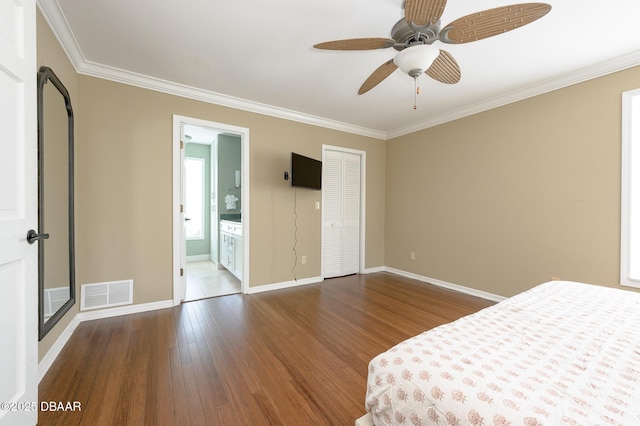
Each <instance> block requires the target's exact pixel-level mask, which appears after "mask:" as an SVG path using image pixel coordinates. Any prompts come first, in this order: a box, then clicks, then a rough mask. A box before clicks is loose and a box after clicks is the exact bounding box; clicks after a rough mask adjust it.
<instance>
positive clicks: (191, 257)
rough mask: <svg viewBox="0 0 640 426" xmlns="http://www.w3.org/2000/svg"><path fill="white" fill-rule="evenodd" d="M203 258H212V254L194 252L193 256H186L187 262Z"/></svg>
mask: <svg viewBox="0 0 640 426" xmlns="http://www.w3.org/2000/svg"><path fill="white" fill-rule="evenodd" d="M203 260H211V255H210V254H194V255H192V256H187V257H186V261H187V263H188V262H201V261H203ZM212 262H213V261H212Z"/></svg>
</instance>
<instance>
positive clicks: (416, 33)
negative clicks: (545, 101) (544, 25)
mask: <svg viewBox="0 0 640 426" xmlns="http://www.w3.org/2000/svg"><path fill="white" fill-rule="evenodd" d="M446 4H447V0H405V1H404V2H403V7H404V19H402V20H400V22H398V23H396V24H395V25H394V27H393V29H392V30H391V38H386V37H385V38H381V37H377V38H359V39H347V40H336V41H328V42H324V43H319V44H316V45H314V46H313V47H315V48H316V49H326V50H372V49H386V48H389V47H393V48H394V49H396V50H398V53H397V54H396V56H395V58H394V59H393V60H389V61H387V62H385V63H384V64H382V65H381V66H379V67H378V68H377V69H376V70H375V71H374V72H373V73H372V74H371V75H370V76H369V78H367V80H366V81H365V82H364V83H363V84H362V86H361V87H360V89H359V90H358V94H359V95H362V94H364V93H366V92H368V91H369V90H371V89H373V88H374V87H375V86H377V85H378V84H380V83H381V82H382V81H383V80H384V79H385V78H387V77H388V76H389V75H391V74H392V73H393V72H394V71H395V70H396V69H398V68H400V71H402V72H404V73H405V74H407V75H409V76H411V77H413V79H414V81H417V79H418V77H419V76H420V75H422V73H426V74H427V75H428V76H429V77H431V78H433V79H434V80H437V81H439V82H441V83H446V84H455V83H457V82H458V81H460V76H461V73H460V67H459V66H458V63H457V62H456V60H455V59H454V58H453V56H452V55H451V54H450V53H449V52H447V51H446V50H442V49H438V48H437V47H434V46H433V43H434V42H436V41H440V42H441V43H447V44H460V43H469V42H473V41H477V40H482V39H484V38H488V37H493V36H495V35H498V34H503V33H506V32H508V31H511V30H514V29H516V28H520V27H522V26H524V25H527V24H530V23H531V22H533V21H535V20H537V19H539V18H542V17H543V16H544V15H546V14H547V13H549V11H550V10H551V5H549V4H546V3H522V4H514V5H509V6H502V7H497V8H494V9H489V10H484V11H481V12H477V13H473V14H471V15H467V16H463V17H461V18H458V19H456V20H455V21H453V22H451V23H450V24H449V25H445V26H443V27H441V26H440V17H441V16H442V14H443V13H444V9H445V6H446ZM441 28H442V29H441ZM414 109H415V105H414Z"/></svg>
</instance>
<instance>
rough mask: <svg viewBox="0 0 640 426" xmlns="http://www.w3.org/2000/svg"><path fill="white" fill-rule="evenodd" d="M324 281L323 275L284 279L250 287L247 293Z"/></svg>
mask: <svg viewBox="0 0 640 426" xmlns="http://www.w3.org/2000/svg"><path fill="white" fill-rule="evenodd" d="M322 281H324V278H322V277H311V278H302V279H299V280H295V281H284V282H280V283H275V284H265V285H259V286H256V287H249V288H248V289H247V291H246V294H255V293H263V292H265V291H272V290H282V289H284V288H291V287H298V286H301V285H307V284H315V283H320V282H322Z"/></svg>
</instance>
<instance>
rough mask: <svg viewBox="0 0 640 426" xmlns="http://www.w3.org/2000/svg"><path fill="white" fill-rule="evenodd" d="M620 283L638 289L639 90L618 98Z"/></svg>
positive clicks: (639, 228)
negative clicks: (620, 158) (620, 141)
mask: <svg viewBox="0 0 640 426" xmlns="http://www.w3.org/2000/svg"><path fill="white" fill-rule="evenodd" d="M621 200H622V205H621V213H622V214H621V226H620V229H621V235H620V242H621V244H620V245H621V250H620V254H621V256H620V283H621V284H622V285H626V286H630V287H640V89H637V90H633V91H630V92H625V93H623V94H622V193H621Z"/></svg>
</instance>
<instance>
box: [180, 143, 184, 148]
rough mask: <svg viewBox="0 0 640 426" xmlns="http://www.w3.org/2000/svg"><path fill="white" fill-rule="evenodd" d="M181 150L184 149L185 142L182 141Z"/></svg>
mask: <svg viewBox="0 0 640 426" xmlns="http://www.w3.org/2000/svg"><path fill="white" fill-rule="evenodd" d="M180 149H184V142H182V141H180Z"/></svg>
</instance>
